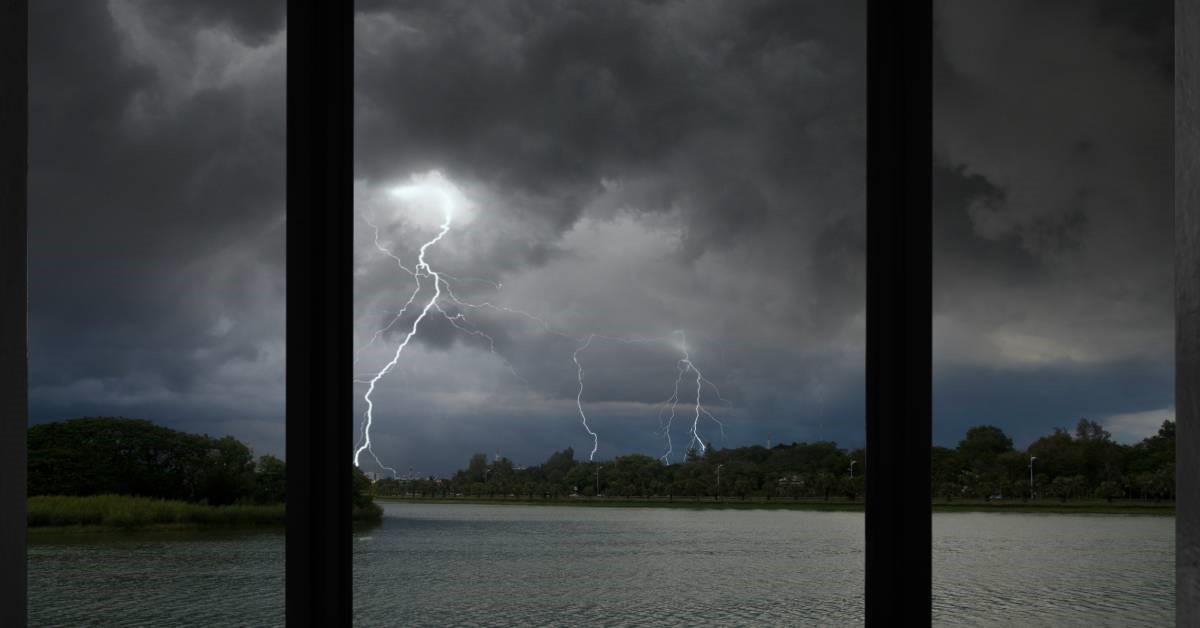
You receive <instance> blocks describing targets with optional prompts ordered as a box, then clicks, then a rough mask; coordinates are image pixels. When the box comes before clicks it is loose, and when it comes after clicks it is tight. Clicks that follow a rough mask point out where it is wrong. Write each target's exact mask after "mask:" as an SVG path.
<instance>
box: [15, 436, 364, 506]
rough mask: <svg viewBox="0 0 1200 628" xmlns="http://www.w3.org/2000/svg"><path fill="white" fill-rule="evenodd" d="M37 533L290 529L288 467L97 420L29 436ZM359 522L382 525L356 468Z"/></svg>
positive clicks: (219, 444) (205, 440) (233, 443)
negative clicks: (49, 529)
mask: <svg viewBox="0 0 1200 628" xmlns="http://www.w3.org/2000/svg"><path fill="white" fill-rule="evenodd" d="M28 439H29V440H28V442H29V445H28V447H29V466H28V468H29V485H28V486H29V488H28V490H29V495H30V498H29V518H28V520H29V525H30V526H31V527H36V526H104V527H116V528H133V527H144V526H208V525H232V526H251V525H282V524H283V522H284V504H283V502H284V498H285V497H286V492H287V465H286V463H285V462H284V461H282V460H280V459H279V458H276V457H274V456H270V455H265V456H260V457H259V458H258V459H257V460H255V458H254V455H253V453H252V452H251V451H250V448H249V447H247V446H246V445H244V444H242V443H241V442H238V441H237V440H236V439H234V438H232V437H229V436H226V437H224V438H212V437H210V436H208V435H198V434H188V433H185V432H180V431H177V430H172V429H169V428H166V427H162V426H159V425H155V424H153V423H151V422H149V421H144V420H137V419H126V418H111V417H91V418H82V419H73V420H70V421H62V422H59V423H46V424H42V425H36V426H33V427H31V428H29V435H28ZM351 481H352V485H353V487H354V492H353V501H354V518H355V520H358V521H371V520H378V519H379V518H380V517H382V516H383V511H382V509H380V508H379V506H377V505H375V504H374V503H373V502H372V499H371V491H370V488H371V482H370V480H368V479H367V477H366V476H365V475H363V473H362V472H361V471H359V470H358V469H357V468H353V469H352V480H351Z"/></svg>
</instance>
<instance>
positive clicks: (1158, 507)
mask: <svg viewBox="0 0 1200 628" xmlns="http://www.w3.org/2000/svg"><path fill="white" fill-rule="evenodd" d="M375 501H376V502H377V503H380V504H447V505H475V506H560V507H567V508H679V509H687V510H804V511H813V512H863V510H864V504H863V502H861V501H853V502H850V501H829V502H825V501H790V500H769V501H768V500H747V501H742V500H740V499H730V500H721V501H713V500H692V499H677V500H667V499H655V498H646V499H625V498H612V499H595V498H567V499H551V500H538V499H534V500H529V499H520V498H509V499H485V498H484V499H477V498H468V497H450V498H441V499H431V498H420V497H415V498H410V497H379V496H377V497H375ZM931 509H932V512H935V513H953V512H985V513H1006V512H1008V513H1025V514H1030V513H1033V514H1036V513H1043V514H1103V515H1143V516H1159V517H1164V516H1171V517H1173V516H1175V505H1174V504H1173V503H1161V504H1142V503H1129V502H1114V503H1111V504H1110V503H1107V502H1067V503H1060V502H1054V503H1051V502H1034V503H1029V502H1019V501H1018V502H1007V503H1003V502H934V503H933V504H932V505H931Z"/></svg>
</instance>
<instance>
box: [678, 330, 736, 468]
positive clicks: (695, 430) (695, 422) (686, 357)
mask: <svg viewBox="0 0 1200 628" xmlns="http://www.w3.org/2000/svg"><path fill="white" fill-rule="evenodd" d="M677 333H678V334H679V346H680V350H681V351H683V357H682V358H681V359H680V360H679V364H680V365H681V367H683V372H684V373H686V372H688V371H691V372H693V373H695V374H696V405H695V407H694V413H693V417H692V429H691V430H690V433H691V435H692V439H691V441H689V442H688V449H695V448H696V446H697V445H699V448H700V453H701V454H703V453H704V452H705V451H707V450H708V447H707V446H706V445H705V444H704V441H703V440H702V439H701V438H700V416H701V415H704V416H706V417H707V418H709V419H711V420H712V421H713V422H715V423H716V424H717V425H719V426H721V436H722V437H723V436H724V435H725V424H724V423H722V422H721V421H719V420H718V419H717V417H715V416H713V415H712V413H710V412H709V411H708V410H707V409H705V408H704V404H703V401H702V399H701V396H702V394H703V392H704V384H705V383H708V384H709V385H710V386H712V387H713V388H714V389H715V388H716V386H715V385H713V384H712V382H709V381H708V378H706V377H705V376H704V373H702V372H700V369H699V368H697V367H696V364H695V363H694V362H692V356H691V354H690V353H689V352H688V347H687V335H685V334H684V332H682V331H680V332H677ZM680 377H682V375H680ZM676 386H678V381H676ZM676 391H677V392H676V395H678V388H676ZM717 394H718V396H719V395H720V391H718V393H717Z"/></svg>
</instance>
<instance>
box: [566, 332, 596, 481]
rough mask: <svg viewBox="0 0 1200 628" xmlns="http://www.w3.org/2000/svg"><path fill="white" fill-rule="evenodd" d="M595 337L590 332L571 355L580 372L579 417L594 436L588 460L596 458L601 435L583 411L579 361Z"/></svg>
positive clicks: (576, 405) (590, 434)
mask: <svg viewBox="0 0 1200 628" xmlns="http://www.w3.org/2000/svg"><path fill="white" fill-rule="evenodd" d="M595 337H596V335H595V334H588V337H587V340H586V341H584V343H583V344H582V345H580V346H579V348H578V349H575V353H574V354H573V355H572V356H571V359H572V360H574V361H575V368H576V370H577V371H578V373H579V392H578V393H576V395H575V407H577V408H579V419H580V420H581V421H582V422H583V429H585V430H587V433H588V436H591V437H592V453H590V454H588V460H595V459H596V450H597V449H599V448H600V437H599V436H597V435H596V433H595V432H593V431H592V428H591V427H588V422H587V414H586V413H584V411H583V365H582V364H580V363H579V354H580V352H582V351H586V350H587V348H588V346H590V345H591V344H592V340H593V339H594V338H595Z"/></svg>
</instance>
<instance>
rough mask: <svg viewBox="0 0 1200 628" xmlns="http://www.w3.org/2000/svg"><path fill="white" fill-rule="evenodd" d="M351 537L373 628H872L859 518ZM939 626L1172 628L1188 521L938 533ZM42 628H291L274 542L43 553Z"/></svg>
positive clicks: (575, 517)
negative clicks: (1177, 528)
mask: <svg viewBox="0 0 1200 628" xmlns="http://www.w3.org/2000/svg"><path fill="white" fill-rule="evenodd" d="M385 511H386V517H385V519H384V522H383V523H382V524H381V525H379V526H377V527H374V528H372V529H370V530H364V531H361V532H359V533H357V534H356V536H355V563H354V567H355V578H356V580H355V617H356V624H358V625H361V626H574V625H581V626H582V625H586V626H791V625H797V626H799V625H806V626H840V625H859V624H861V623H862V613H863V608H862V568H863V562H862V561H863V553H862V552H863V541H862V536H863V520H862V515H861V514H857V513H818V512H798V511H796V512H792V511H761V510H760V511H714V510H676V509H653V508H646V509H624V508H620V509H618V508H613V509H593V508H557V507H521V506H497V507H492V506H467V505H413V504H387V505H386V506H385ZM934 545H935V554H934V589H935V592H934V614H935V623H937V624H939V625H947V626H1007V625H1024V626H1076V625H1077V626H1140V625H1148V626H1168V625H1171V623H1172V621H1173V618H1174V581H1173V573H1172V572H1173V565H1174V558H1173V553H1174V520H1173V519H1171V518H1167V517H1134V516H1107V515H1023V514H938V515H935V517H934ZM29 553H30V557H29V575H30V582H29V589H30V594H31V596H32V601H31V604H30V614H31V623H32V625H35V626H193V625H194V626H272V625H281V623H282V621H281V620H282V607H283V568H282V565H283V537H282V535H281V534H278V533H258V534H236V535H232V534H202V535H192V536H188V537H186V538H181V537H180V536H179V535H178V534H158V535H153V534H136V535H116V536H114V535H96V536H92V537H88V536H83V537H78V536H77V537H74V538H46V537H41V538H39V539H38V540H37V541H36V542H35V543H34V544H32V545H31V546H30V552H29Z"/></svg>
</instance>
